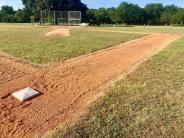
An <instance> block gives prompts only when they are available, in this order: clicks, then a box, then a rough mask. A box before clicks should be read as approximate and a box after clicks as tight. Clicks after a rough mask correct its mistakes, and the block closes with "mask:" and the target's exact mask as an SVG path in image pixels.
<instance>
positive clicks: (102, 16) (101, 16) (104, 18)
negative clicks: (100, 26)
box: [96, 8, 110, 23]
mask: <svg viewBox="0 0 184 138" xmlns="http://www.w3.org/2000/svg"><path fill="white" fill-rule="evenodd" d="M96 18H97V21H98V22H100V23H109V22H110V18H109V15H108V13H107V11H106V9H105V8H99V9H98V10H97V12H96Z"/></svg>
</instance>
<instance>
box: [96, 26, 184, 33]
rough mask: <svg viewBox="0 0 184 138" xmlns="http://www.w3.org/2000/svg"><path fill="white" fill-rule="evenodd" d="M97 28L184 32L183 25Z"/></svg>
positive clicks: (148, 31)
mask: <svg viewBox="0 0 184 138" xmlns="http://www.w3.org/2000/svg"><path fill="white" fill-rule="evenodd" d="M97 29H107V30H119V31H130V32H147V33H150V32H158V33H178V34H184V27H172V26H145V27H144V26H133V27H99V28H97Z"/></svg>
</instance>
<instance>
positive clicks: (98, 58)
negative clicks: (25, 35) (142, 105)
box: [0, 34, 179, 137]
mask: <svg viewBox="0 0 184 138" xmlns="http://www.w3.org/2000/svg"><path fill="white" fill-rule="evenodd" d="M178 38H179V36H178V35H174V34H172V35H170V34H153V35H150V36H149V37H145V38H141V39H137V40H133V41H131V42H127V43H124V44H120V45H118V46H115V47H113V48H109V49H106V50H101V51H98V52H95V53H93V54H88V55H85V56H80V57H78V58H74V59H70V60H67V61H65V62H64V63H59V64H58V65H57V66H56V65H54V66H52V67H49V68H45V69H44V68H43V69H37V68H32V67H30V66H28V65H25V64H22V63H19V62H17V61H13V60H11V59H8V58H6V57H4V56H1V57H0V137H33V136H42V135H44V134H45V133H46V132H47V131H49V130H53V129H54V128H56V127H57V126H58V125H63V124H64V123H66V122H72V120H75V119H76V117H78V115H79V114H80V113H81V112H83V111H84V110H85V109H86V108H87V106H88V105H89V103H90V102H91V101H93V100H95V99H96V98H98V97H99V96H100V95H102V94H103V92H104V91H100V90H103V89H104V88H105V87H106V86H108V84H109V82H115V81H117V78H118V77H119V76H122V75H126V74H127V72H128V71H130V70H131V69H132V67H134V66H136V65H138V64H139V63H141V62H142V61H144V60H145V59H147V58H149V57H151V56H152V55H154V54H155V53H157V52H158V51H160V50H161V49H163V48H164V47H166V46H167V45H168V44H169V43H171V42H172V41H174V40H176V39H178ZM28 86H31V87H32V88H34V89H36V90H38V91H40V92H41V93H42V95H40V96H39V97H37V98H34V99H32V100H30V101H27V102H25V103H21V102H19V101H17V100H16V99H14V98H13V97H12V96H11V93H12V92H14V91H17V90H20V89H22V88H25V87H28Z"/></svg>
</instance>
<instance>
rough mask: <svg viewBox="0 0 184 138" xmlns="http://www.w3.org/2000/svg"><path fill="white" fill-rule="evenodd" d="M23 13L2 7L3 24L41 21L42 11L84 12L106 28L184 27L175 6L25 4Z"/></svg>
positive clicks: (70, 0)
mask: <svg viewBox="0 0 184 138" xmlns="http://www.w3.org/2000/svg"><path fill="white" fill-rule="evenodd" d="M22 3H23V5H24V8H23V9H19V10H17V11H14V9H13V8H12V7H10V6H2V7H1V10H0V22H30V20H31V17H34V18H35V20H36V21H39V20H40V10H45V9H47V10H60V11H69V10H75V11H81V12H82V15H83V20H84V21H86V22H96V23H106V24H112V23H113V24H129V25H130V24H140V25H171V24H175V25H183V23H184V9H183V8H180V7H177V6H175V5H167V6H163V5H162V4H161V3H151V4H148V5H146V6H145V7H144V8H141V7H140V6H138V5H136V4H132V3H127V2H122V3H121V4H120V5H119V6H118V7H116V8H115V7H112V8H107V9H106V8H99V9H88V8H87V6H86V5H85V4H83V3H82V2H81V0H22Z"/></svg>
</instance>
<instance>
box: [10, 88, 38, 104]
mask: <svg viewBox="0 0 184 138" xmlns="http://www.w3.org/2000/svg"><path fill="white" fill-rule="evenodd" d="M39 94H40V93H39V92H37V91H35V90H33V89H31V88H29V87H28V88H25V89H23V90H20V91H18V92H14V93H13V94H12V96H14V97H15V98H17V99H18V100H19V101H21V102H24V101H27V100H29V99H31V98H33V97H35V96H38V95H39Z"/></svg>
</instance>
